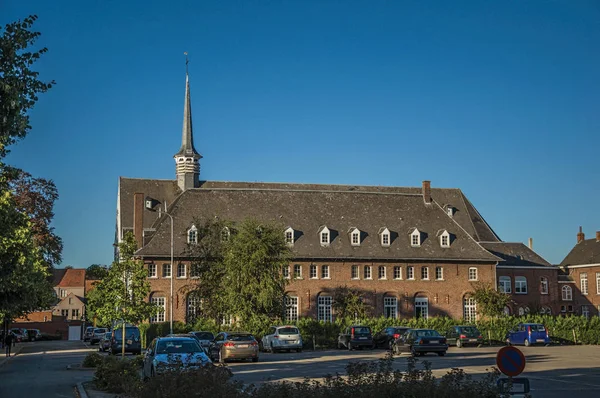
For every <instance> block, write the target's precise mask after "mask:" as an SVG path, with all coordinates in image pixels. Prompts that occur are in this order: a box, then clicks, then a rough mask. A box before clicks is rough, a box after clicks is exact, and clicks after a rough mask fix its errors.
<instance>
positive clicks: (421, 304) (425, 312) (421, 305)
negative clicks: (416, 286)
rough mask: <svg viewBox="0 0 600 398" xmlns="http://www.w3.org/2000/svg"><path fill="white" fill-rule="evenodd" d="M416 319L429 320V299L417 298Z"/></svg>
mask: <svg viewBox="0 0 600 398" xmlns="http://www.w3.org/2000/svg"><path fill="white" fill-rule="evenodd" d="M415 317H416V318H424V319H427V318H429V299H428V298H427V297H415Z"/></svg>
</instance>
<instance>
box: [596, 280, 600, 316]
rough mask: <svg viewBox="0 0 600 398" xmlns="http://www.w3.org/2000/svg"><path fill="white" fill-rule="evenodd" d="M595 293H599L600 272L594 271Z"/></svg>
mask: <svg viewBox="0 0 600 398" xmlns="http://www.w3.org/2000/svg"><path fill="white" fill-rule="evenodd" d="M596 294H600V272H596ZM599 313H600V311H599Z"/></svg>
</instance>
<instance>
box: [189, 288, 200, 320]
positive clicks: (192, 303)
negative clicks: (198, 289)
mask: <svg viewBox="0 0 600 398" xmlns="http://www.w3.org/2000/svg"><path fill="white" fill-rule="evenodd" d="M201 310H202V299H201V298H200V296H198V294H197V293H194V292H192V293H190V294H188V296H187V301H186V315H187V321H188V322H192V321H193V320H194V319H196V317H197V316H198V315H200V311H201Z"/></svg>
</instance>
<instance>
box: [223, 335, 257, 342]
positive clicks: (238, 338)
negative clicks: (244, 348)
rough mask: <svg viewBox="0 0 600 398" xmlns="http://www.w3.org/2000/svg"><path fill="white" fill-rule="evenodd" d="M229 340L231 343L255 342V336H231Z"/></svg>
mask: <svg viewBox="0 0 600 398" xmlns="http://www.w3.org/2000/svg"><path fill="white" fill-rule="evenodd" d="M227 340H231V341H251V340H254V336H252V335H251V334H230V335H229V336H228V338H227Z"/></svg>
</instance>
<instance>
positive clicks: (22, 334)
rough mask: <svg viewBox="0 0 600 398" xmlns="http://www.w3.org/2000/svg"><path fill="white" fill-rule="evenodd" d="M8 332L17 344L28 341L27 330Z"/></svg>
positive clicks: (17, 329)
mask: <svg viewBox="0 0 600 398" xmlns="http://www.w3.org/2000/svg"><path fill="white" fill-rule="evenodd" d="M10 331H11V333H12V334H13V338H14V339H15V340H16V342H17V343H20V342H22V341H27V340H28V337H27V329H19V328H13V329H10Z"/></svg>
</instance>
